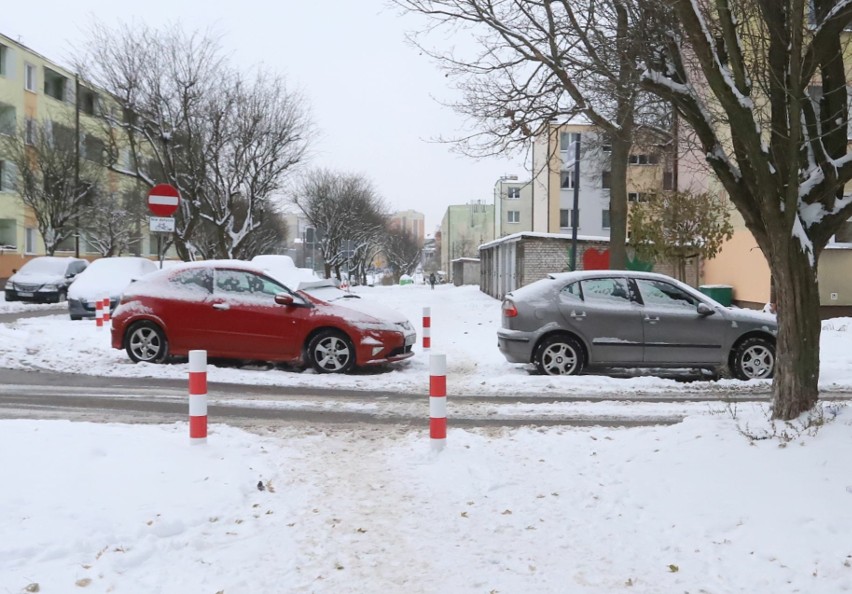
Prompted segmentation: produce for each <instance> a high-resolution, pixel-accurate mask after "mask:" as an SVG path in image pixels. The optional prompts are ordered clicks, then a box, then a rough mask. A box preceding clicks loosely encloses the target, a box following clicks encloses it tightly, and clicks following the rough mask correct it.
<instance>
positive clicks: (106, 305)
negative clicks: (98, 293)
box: [103, 297, 109, 324]
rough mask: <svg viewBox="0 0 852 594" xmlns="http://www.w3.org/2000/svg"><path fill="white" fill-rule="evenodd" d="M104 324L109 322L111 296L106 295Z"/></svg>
mask: <svg viewBox="0 0 852 594" xmlns="http://www.w3.org/2000/svg"><path fill="white" fill-rule="evenodd" d="M103 303H104V324H106V323H107V322H109V297H104V302H103Z"/></svg>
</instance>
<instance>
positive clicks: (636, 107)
mask: <svg viewBox="0 0 852 594" xmlns="http://www.w3.org/2000/svg"><path fill="white" fill-rule="evenodd" d="M394 3H395V4H397V5H398V6H400V7H402V8H404V9H405V10H407V11H411V12H416V13H420V14H424V15H428V16H429V17H431V22H432V25H433V26H432V27H429V28H428V29H427V30H426V32H425V33H426V34H428V33H430V32H431V31H433V30H434V29H435V28H438V27H443V28H445V29H448V30H449V31H450V32H452V33H457V34H459V35H462V34H466V35H468V36H471V35H472V39H474V40H475V43H476V46H477V50H476V52H475V53H474V54H473V55H457V53H455V52H454V51H441V50H438V51H434V50H431V49H430V48H428V47H427V43H426V41H427V40H428V36H427V35H425V34H424V33H421V35H420V36H415V37H414V42H415V43H416V44H417V45H418V47H420V48H421V49H422V50H423V51H424V52H426V53H428V54H429V55H431V56H432V57H434V58H436V59H437V60H438V62H439V63H440V64H441V65H442V66H443V67H444V68H445V69H446V71H447V74H448V76H450V77H452V78H453V79H455V80H457V81H459V82H458V87H459V88H460V89H461V90H462V91H463V94H464V100H463V101H461V102H459V103H457V104H455V105H454V107H455V108H456V109H457V110H458V111H459V112H461V113H463V114H465V115H468V116H469V117H470V118H471V119H472V120H473V121H474V122H475V124H476V126H477V128H478V130H477V132H476V133H474V134H472V135H470V136H468V137H465V138H462V139H460V145H461V147H462V150H463V151H464V152H468V153H470V154H474V155H483V154H496V153H500V152H502V151H504V150H506V149H508V148H511V147H517V146H518V145H524V146H526V145H527V144H528V143H529V141H530V139H531V138H533V137H534V136H537V135H542V134H544V135H550V134H556V132H557V130H556V128H555V127H553V126H552V125H551V123H552V121H553V120H556V121H557V122H561V121H565V120H570V119H572V118H575V117H582V119H583V120H584V121H587V122H590V123H591V124H593V125H595V126H596V127H598V128H599V129H600V130H601V131H602V133H603V135H604V136H606V137H607V142H608V144H610V145H611V147H612V150H611V152H610V154H609V165H608V168H609V171H610V199H611V203H610V254H611V255H610V265H611V266H612V267H613V268H624V267H625V265H626V261H627V256H626V239H627V166H628V159H629V155H630V151H631V147H632V146H633V142H634V137H635V134H636V132H637V130H639V129H644V130H645V135H646V136H647V135H649V134H655V135H658V136H659V137H660V138H661V140H660V141H659V143H660V144H664V139H665V138H667V137H668V136H669V125H668V120H669V119H670V118H669V115H670V109H668V108H667V106H665V105H663V104H662V103H661V102H660V101H659V99H657V98H656V97H654V96H652V95H650V94H648V93H644V92H643V90H642V88H641V86H640V85H639V75H640V72H641V71H640V69H639V61H638V60H639V52H638V51H637V49H636V47H637V45H638V44H639V43H640V41H641V40H639V39H638V38H637V37H636V35H635V32H634V31H633V29H632V23H631V22H630V19H629V16H630V12H629V10H628V6H629V0H505V1H501V2H494V1H493V0H394ZM550 146H558V138H553V139H552V142H551V143H550ZM551 156H552V155H548V156H547V161H548V162H549V161H550V158H551ZM545 167H546V166H545Z"/></svg>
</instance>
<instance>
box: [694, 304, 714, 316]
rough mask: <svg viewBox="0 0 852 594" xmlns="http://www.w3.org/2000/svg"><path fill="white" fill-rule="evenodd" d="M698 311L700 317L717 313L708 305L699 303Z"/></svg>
mask: <svg viewBox="0 0 852 594" xmlns="http://www.w3.org/2000/svg"><path fill="white" fill-rule="evenodd" d="M697 310H698V315H699V316H710V315H713V314H714V313H716V310H715V309H713V308H712V307H710V306H709V305H707V304H706V303H699V304H698V308H697Z"/></svg>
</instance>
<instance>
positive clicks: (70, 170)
mask: <svg viewBox="0 0 852 594" xmlns="http://www.w3.org/2000/svg"><path fill="white" fill-rule="evenodd" d="M75 141H76V135H75V134H74V130H73V128H70V127H68V126H63V125H61V124H58V123H54V122H52V121H50V120H44V121H38V120H27V121H26V123H25V125H24V126H23V127H21V128H20V130H18V132H17V133H16V134H14V135H11V136H6V135H0V151H2V152H3V153H4V154H5V155H7V156H8V159H9V162H11V163H12V164H13V165H14V168H15V170H16V172H17V177H18V180H17V181H18V183H17V188H18V192H19V193H20V196H21V201H22V202H23V203H24V205H25V206H27V207H29V208H30V209H32V211H33V214H34V216H35V219H36V225H37V227H38V231H39V233H40V234H41V236H42V238H44V244H45V250H46V251H47V253H48V254H49V255H51V256H52V255H53V254H54V253H55V251H56V248H57V246H58V245H59V244H61V243H62V242H63V241H65V240H67V239H69V238H71V237H73V236H74V234H75V233H76V232H77V229H78V225H79V222H80V221H81V219H82V218H83V211H84V209H85V208H86V207H87V205H89V204H90V203H91V200H92V196H93V194H95V193H96V192H97V187H98V183H99V181H100V177H101V175H100V173H101V172H100V168H99V167H98V166H97V165H95V164H93V163H92V162H91V161H88V160H82V161H81V160H79V159H78V155H77V150H78V149H77V147H76V146H75ZM78 167H79V169H78Z"/></svg>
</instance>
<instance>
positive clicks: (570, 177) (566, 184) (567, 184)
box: [559, 171, 574, 190]
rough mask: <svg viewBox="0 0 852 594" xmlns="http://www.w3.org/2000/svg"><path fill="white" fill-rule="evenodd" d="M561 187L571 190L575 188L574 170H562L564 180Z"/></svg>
mask: <svg viewBox="0 0 852 594" xmlns="http://www.w3.org/2000/svg"><path fill="white" fill-rule="evenodd" d="M559 187H560V188H562V189H563V190H570V189H573V188H574V172H573V171H563V172H562V181H561V182H560V184H559Z"/></svg>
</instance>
